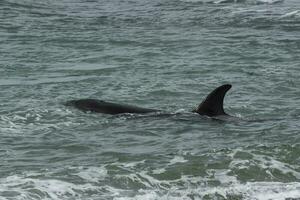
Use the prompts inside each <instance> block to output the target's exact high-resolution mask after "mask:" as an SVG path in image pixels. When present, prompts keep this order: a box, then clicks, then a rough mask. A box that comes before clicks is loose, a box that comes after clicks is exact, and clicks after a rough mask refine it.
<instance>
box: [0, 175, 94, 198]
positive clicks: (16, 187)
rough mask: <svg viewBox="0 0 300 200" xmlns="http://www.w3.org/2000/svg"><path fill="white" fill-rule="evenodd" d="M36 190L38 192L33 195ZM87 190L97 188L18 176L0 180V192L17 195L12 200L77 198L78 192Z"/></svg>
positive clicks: (89, 185) (88, 185)
mask: <svg viewBox="0 0 300 200" xmlns="http://www.w3.org/2000/svg"><path fill="white" fill-rule="evenodd" d="M37 190H38V191H39V192H38V193H34V191H37ZM89 190H97V188H96V187H95V186H93V185H91V184H74V183H70V182H66V181H62V180H56V179H36V178H27V177H24V176H20V175H12V176H8V177H6V178H2V179H0V192H13V193H15V194H18V195H16V196H14V199H32V196H39V198H38V199H53V200H60V199H62V198H63V197H70V196H71V197H73V198H74V197H76V196H78V191H81V192H83V191H89ZM48 197H49V198H48ZM8 199H11V197H10V198H8Z"/></svg>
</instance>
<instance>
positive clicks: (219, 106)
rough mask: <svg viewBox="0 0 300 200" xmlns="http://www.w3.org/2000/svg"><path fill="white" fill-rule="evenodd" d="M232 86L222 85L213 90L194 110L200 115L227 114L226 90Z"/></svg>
mask: <svg viewBox="0 0 300 200" xmlns="http://www.w3.org/2000/svg"><path fill="white" fill-rule="evenodd" d="M230 88H231V85H230V84H225V85H222V86H220V87H218V88H216V89H215V90H214V91H212V92H211V93H210V94H209V95H208V96H207V97H206V99H205V100H204V101H202V103H201V104H200V105H199V106H198V108H197V109H196V110H194V112H196V113H198V114H200V115H207V116H209V117H213V116H218V115H227V114H226V113H225V112H224V108H223V101H224V96H225V94H226V92H227V91H228V90H229V89H230Z"/></svg>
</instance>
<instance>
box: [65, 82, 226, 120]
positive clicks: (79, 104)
mask: <svg viewBox="0 0 300 200" xmlns="http://www.w3.org/2000/svg"><path fill="white" fill-rule="evenodd" d="M230 88H231V85H230V84H225V85H222V86H220V87H218V88H216V89H215V90H213V91H212V92H211V93H210V94H209V95H208V96H207V97H206V98H205V99H204V100H203V101H202V103H201V104H200V105H199V106H198V107H197V108H196V109H195V110H193V112H195V113H198V114H199V115H204V116H208V117H218V116H228V114H226V113H225V111H224V108H223V101H224V97H225V94H226V92H227V91H228V90H229V89H230ZM65 105H67V106H74V107H75V108H77V109H79V110H82V111H90V112H97V113H105V114H111V115H115V114H122V113H139V114H143V113H153V112H160V110H157V109H148V108H141V107H136V106H131V105H125V104H116V103H111V102H106V101H102V100H97V99H79V100H71V101H68V102H66V104H65Z"/></svg>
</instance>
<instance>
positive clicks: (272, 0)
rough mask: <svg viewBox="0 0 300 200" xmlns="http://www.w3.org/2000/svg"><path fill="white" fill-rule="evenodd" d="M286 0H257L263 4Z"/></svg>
mask: <svg viewBox="0 0 300 200" xmlns="http://www.w3.org/2000/svg"><path fill="white" fill-rule="evenodd" d="M283 1H284V0H256V2H257V3H262V4H274V3H281V2H283Z"/></svg>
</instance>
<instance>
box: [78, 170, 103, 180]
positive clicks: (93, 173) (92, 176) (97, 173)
mask: <svg viewBox="0 0 300 200" xmlns="http://www.w3.org/2000/svg"><path fill="white" fill-rule="evenodd" d="M76 175H77V176H79V177H80V178H82V179H84V180H86V181H88V182H98V181H100V180H104V179H105V177H106V176H107V170H106V168H105V166H102V167H89V168H87V169H82V170H81V171H80V172H79V173H77V174H76Z"/></svg>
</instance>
